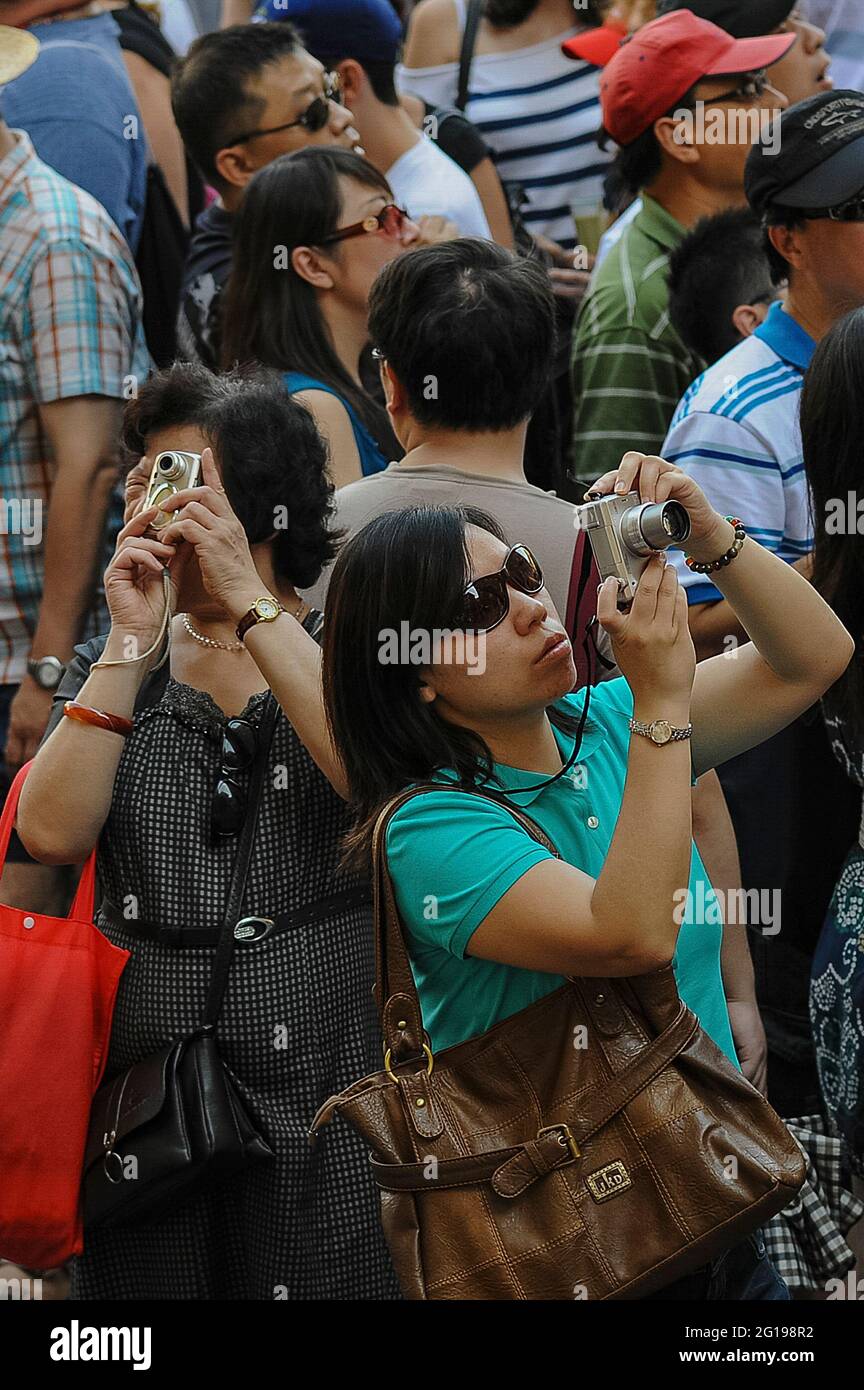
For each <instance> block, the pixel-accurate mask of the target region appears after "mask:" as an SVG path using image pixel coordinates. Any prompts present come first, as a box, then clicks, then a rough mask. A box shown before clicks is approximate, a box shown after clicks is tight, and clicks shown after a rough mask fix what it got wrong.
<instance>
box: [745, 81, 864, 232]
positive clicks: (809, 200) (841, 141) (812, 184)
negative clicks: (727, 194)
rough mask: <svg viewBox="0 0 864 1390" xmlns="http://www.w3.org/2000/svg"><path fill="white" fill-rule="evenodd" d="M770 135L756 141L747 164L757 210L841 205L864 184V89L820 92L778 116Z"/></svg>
mask: <svg viewBox="0 0 864 1390" xmlns="http://www.w3.org/2000/svg"><path fill="white" fill-rule="evenodd" d="M778 119H779V122H780V131H779V139H778V133H777V131H776V129H775V126H776V122H777V120H778ZM770 136H771V138H770V139H768V140H765V141H758V142H757V143H756V144H755V145H754V146H753V148H752V150H751V151H750V153H749V154H748V156H747V164H746V166H745V170H744V192H745V193H746V194H747V201H748V202H749V204H750V206H751V208H752V209H753V211H754V212H757V213H760V214H761V213H763V212H764V211H765V209H766V208H767V207H769V206H770V205H772V204H779V205H780V206H781V207H786V208H803V209H807V208H833V207H839V205H840V204H841V203H845V202H848V201H849V199H850V198H854V197H855V195H856V194H857V193H860V192H861V191H862V190H864V93H862V92H852V91H846V92H844V91H839V92H817V93H816V95H815V96H812V97H807V98H806V99H805V100H804V101H799V102H796V104H795V105H794V106H790V107H789V108H788V110H786V111H783V112H782V113H781V115H780V116H779V117H775V121H774V123H773V124H772V126H771V129H770Z"/></svg>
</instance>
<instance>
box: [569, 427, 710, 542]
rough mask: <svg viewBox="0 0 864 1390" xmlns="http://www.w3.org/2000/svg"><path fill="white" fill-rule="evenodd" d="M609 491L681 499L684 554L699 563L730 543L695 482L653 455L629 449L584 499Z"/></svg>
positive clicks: (653, 498) (655, 499)
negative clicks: (685, 519)
mask: <svg viewBox="0 0 864 1390" xmlns="http://www.w3.org/2000/svg"><path fill="white" fill-rule="evenodd" d="M610 492H617V493H620V494H621V495H623V496H626V494H627V493H628V492H638V493H639V496H640V497H641V499H642V501H643V502H666V501H668V500H669V499H670V498H671V499H674V501H676V502H680V503H681V506H682V507H684V508H685V510H686V511H687V514H688V515H689V517H690V537H689V539H688V541H687V543H686V550H687V554H688V555H692V556H693V559H694V560H698V561H699V562H700V563H702V562H704V561H711V560H716V559H717V558H718V556H720V555H722V554H723V553H724V551H726V550H728V548H729V546H730V545H731V544H732V540H731V537H732V528H731V527H730V525H729V522H728V521H727V520H726V518H725V517H723V516H721V515H720V513H719V512H716V511H715V510H714V508H713V507H712V506H711V503H710V502H709V501H708V498H707V497H706V496H705V494H704V492H703V491H702V489H701V487H699V485H698V483H695V482H694V481H693V479H692V478H691V477H689V476H688V474H686V473H684V472H682V470H681V469H680V468H676V467H675V465H674V464H673V463H667V462H666V460H665V459H661V458H658V457H657V456H656V455H655V454H640V453H637V451H636V450H635V449H631V450H630V451H629V452H628V453H626V454H625V455H624V457H623V458H622V460H621V463H620V464H619V466H618V467H617V468H615V469H613V470H612V472H611V473H604V474H603V476H602V478H598V479H597V482H596V483H592V484H591V487H590V488H589V489H588V492H587V494H586V500H587V498H590V497H592V496H593V495H594V494H595V493H598V494H601V495H605V494H607V493H610Z"/></svg>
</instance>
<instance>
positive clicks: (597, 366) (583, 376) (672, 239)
mask: <svg viewBox="0 0 864 1390" xmlns="http://www.w3.org/2000/svg"><path fill="white" fill-rule="evenodd" d="M684 231H685V229H684V227H682V226H681V223H680V222H678V221H677V220H676V219H675V218H674V217H672V215H671V214H670V213H668V212H667V211H666V209H665V208H663V207H661V206H660V204H659V203H658V202H656V201H655V200H654V199H653V198H650V197H648V196H647V195H646V196H645V197H644V198H643V206H642V209H641V211H640V212H639V213H637V215H636V217H635V218H634V219H633V221H632V222H631V224H630V226H629V227H628V228H627V230H626V231H625V233H624V235H623V236H622V238H621V240H620V241H619V242H618V244H617V246H614V247H613V249H612V250H611V251H610V252H609V255H608V256H607V257H606V260H605V261H604V262H603V264H602V266H601V267H600V269H599V271H598V272H597V274H596V276H595V277H594V279H593V281H592V284H591V288H590V290H589V293H588V296H587V298H586V299H585V301H584V303H583V306H582V311H581V313H580V315H579V321H578V323H577V325H576V333H575V336H574V340H573V400H574V407H573V411H574V413H573V459H572V469H571V471H572V476H573V477H574V478H576V479H578V480H579V481H580V482H586V483H593V482H594V481H595V479H596V478H599V477H600V475H601V473H607V472H609V470H610V469H612V468H617V467H618V465H619V463H620V462H621V456H622V454H624V453H626V452H627V450H628V449H639V450H641V452H642V453H644V454H657V453H659V452H660V445H661V444H662V442H663V437H664V435H665V433H666V431H667V429H668V428H669V421H670V420H671V419H672V415H673V413H674V411H675V407H676V405H677V404H678V401H679V400H680V399H681V396H682V394H683V392H684V391H686V389H687V387H688V386H689V385H690V383H691V381H692V380H693V378H694V377H695V376H697V375H698V374H699V372H700V371H701V370H702V368H703V367H704V365H705V364H704V362H703V361H702V360H701V359H700V358H698V357H695V356H694V355H693V353H691V352H690V351H689V349H688V348H687V347H685V345H684V343H683V342H682V340H681V338H680V337H679V336H678V334H677V333H676V331H675V329H674V328H673V327H672V324H671V323H670V321H669V286H668V284H667V279H666V277H667V273H668V267H669V255H670V253H671V252H672V251H673V250H674V248H675V247H676V246H677V245H678V243H679V242H680V241H681V239H682V237H683V236H684Z"/></svg>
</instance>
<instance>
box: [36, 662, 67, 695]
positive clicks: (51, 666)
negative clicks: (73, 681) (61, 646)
mask: <svg viewBox="0 0 864 1390" xmlns="http://www.w3.org/2000/svg"><path fill="white" fill-rule="evenodd" d="M65 670H66V667H65V665H64V663H63V662H62V661H61V660H60V658H59V657H57V656H40V657H37V658H36V660H35V661H33V660H28V662H27V674H28V675H30V676H32V677H33V679H34V681H35V682H36V684H37V685H38V686H40V687H41V688H42V690H56V689H57V687H58V685H59V684H60V681H61V680H62V679H63V672H64V671H65Z"/></svg>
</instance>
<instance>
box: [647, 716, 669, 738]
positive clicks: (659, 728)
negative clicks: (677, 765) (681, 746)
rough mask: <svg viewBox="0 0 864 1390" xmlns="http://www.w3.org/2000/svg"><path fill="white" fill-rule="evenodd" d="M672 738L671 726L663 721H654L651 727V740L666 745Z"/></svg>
mask: <svg viewBox="0 0 864 1390" xmlns="http://www.w3.org/2000/svg"><path fill="white" fill-rule="evenodd" d="M671 737H672V725H671V724H670V723H668V721H667V720H665V719H655V720H654V723H653V724H652V725H651V738H652V739H653V740H654V742H655V743H668V742H669V740H670V738H671Z"/></svg>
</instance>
